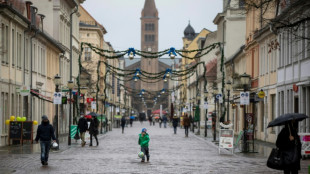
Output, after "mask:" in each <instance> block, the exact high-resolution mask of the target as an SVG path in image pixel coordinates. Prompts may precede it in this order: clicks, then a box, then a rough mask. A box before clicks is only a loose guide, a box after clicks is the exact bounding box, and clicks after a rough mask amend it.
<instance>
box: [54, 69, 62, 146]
mask: <svg viewBox="0 0 310 174" xmlns="http://www.w3.org/2000/svg"><path fill="white" fill-rule="evenodd" d="M54 84H55V87H56V89H55V91H56V92H59V85H61V77H60V76H58V74H56V76H55V77H54ZM55 123H56V141H57V144H59V140H58V137H59V136H58V104H56V115H55ZM58 149H59V146H58Z"/></svg>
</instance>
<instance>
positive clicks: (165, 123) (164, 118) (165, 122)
mask: <svg viewBox="0 0 310 174" xmlns="http://www.w3.org/2000/svg"><path fill="white" fill-rule="evenodd" d="M167 121H168V119H167V116H166V115H164V116H163V122H164V128H167Z"/></svg>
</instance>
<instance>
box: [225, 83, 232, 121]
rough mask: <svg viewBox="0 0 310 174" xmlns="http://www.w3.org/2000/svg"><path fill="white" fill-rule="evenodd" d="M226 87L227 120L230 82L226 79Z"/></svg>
mask: <svg viewBox="0 0 310 174" xmlns="http://www.w3.org/2000/svg"><path fill="white" fill-rule="evenodd" d="M226 89H227V120H226V121H228V120H229V96H230V90H231V82H230V80H228V81H227V82H226Z"/></svg>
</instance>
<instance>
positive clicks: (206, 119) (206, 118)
mask: <svg viewBox="0 0 310 174" xmlns="http://www.w3.org/2000/svg"><path fill="white" fill-rule="evenodd" d="M204 102H205V103H208V91H207V89H205V90H204ZM205 103H204V104H205ZM207 121H208V107H206V113H205V137H207V135H208V130H207V128H208V125H207Z"/></svg>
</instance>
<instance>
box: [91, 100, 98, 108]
mask: <svg viewBox="0 0 310 174" xmlns="http://www.w3.org/2000/svg"><path fill="white" fill-rule="evenodd" d="M96 108H97V105H96V102H95V101H92V102H91V109H96Z"/></svg>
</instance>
